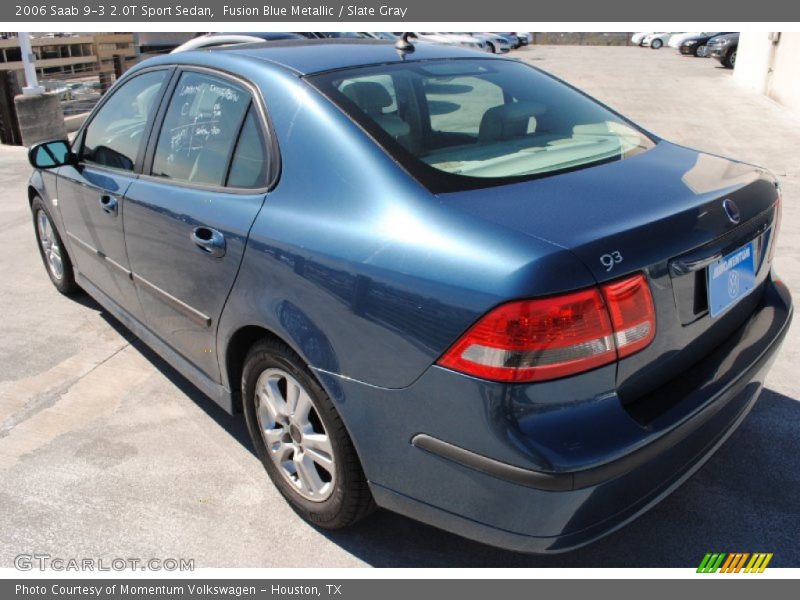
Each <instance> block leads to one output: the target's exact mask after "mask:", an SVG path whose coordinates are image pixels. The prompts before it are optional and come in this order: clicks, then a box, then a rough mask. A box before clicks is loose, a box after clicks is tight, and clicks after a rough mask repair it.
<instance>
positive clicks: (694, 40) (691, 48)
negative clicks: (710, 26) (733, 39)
mask: <svg viewBox="0 0 800 600" xmlns="http://www.w3.org/2000/svg"><path fill="white" fill-rule="evenodd" d="M725 34H726V32H720V31H716V32H704V33H702V34H701V35H695V36H692V37H690V38H686V39H685V40H683V41H682V42H681V44H680V46H678V52H680V53H681V54H684V55H686V56H700V57H704V56H707V53H708V45H707V44H708V41H709V40H710V39H712V38H714V37H716V36H718V35H725Z"/></svg>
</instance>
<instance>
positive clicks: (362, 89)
mask: <svg viewBox="0 0 800 600" xmlns="http://www.w3.org/2000/svg"><path fill="white" fill-rule="evenodd" d="M342 93H343V94H344V95H345V96H347V97H348V98H350V100H352V101H353V102H355V103H356V104H357V105H358V107H359V108H361V109H362V110H364V111H366V112H370V111H375V110H380V109H382V108H386V107H387V106H391V105H392V97H391V96H390V95H389V92H388V91H387V90H386V88H385V87H383V86H382V85H381V84H380V83H378V82H376V81H354V82H353V83H348V84H347V85H346V86H344V88H343V89H342Z"/></svg>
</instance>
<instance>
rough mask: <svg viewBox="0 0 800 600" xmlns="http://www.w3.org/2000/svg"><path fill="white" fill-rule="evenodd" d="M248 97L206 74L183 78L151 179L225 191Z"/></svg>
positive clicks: (161, 137) (160, 138)
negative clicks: (208, 186) (218, 187)
mask: <svg viewBox="0 0 800 600" xmlns="http://www.w3.org/2000/svg"><path fill="white" fill-rule="evenodd" d="M249 106H250V94H249V93H248V92H247V91H245V90H244V89H243V88H242V87H240V86H238V85H236V84H234V83H231V82H230V81H227V80H225V79H222V78H219V77H214V76H211V75H206V74H204V73H196V72H186V73H184V74H183V75H181V78H180V80H179V81H178V85H177V86H176V87H175V91H174V92H173V94H172V98H171V99H170V103H169V107H168V108H167V113H166V115H165V117H164V123H163V124H162V126H161V132H160V133H159V136H158V141H157V143H156V151H155V156H154V158H153V167H152V174H153V175H155V176H157V177H164V178H168V179H173V180H176V181H184V182H188V183H194V184H200V185H216V186H221V185H224V183H225V178H226V176H227V172H228V166H229V164H230V158H231V154H232V151H233V147H234V144H235V143H236V139H237V138H238V136H239V131H240V129H241V127H242V121H243V119H244V117H245V113H246V111H247V109H248V107H249Z"/></svg>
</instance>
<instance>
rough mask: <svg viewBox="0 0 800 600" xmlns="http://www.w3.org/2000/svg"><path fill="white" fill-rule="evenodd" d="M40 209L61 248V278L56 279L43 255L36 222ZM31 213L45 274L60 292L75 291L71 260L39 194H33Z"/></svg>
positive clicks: (68, 292)
mask: <svg viewBox="0 0 800 600" xmlns="http://www.w3.org/2000/svg"><path fill="white" fill-rule="evenodd" d="M40 211H41V212H43V213H44V214H45V215H47V218H48V220H49V221H50V229H51V231H52V235H53V237H55V239H56V242H58V246H59V248H60V250H61V265H62V267H63V271H64V272H63V275H62V276H61V279H56V277H55V276H54V275H53V273H52V271H50V265H48V263H47V257H46V256H45V255H44V249H43V248H42V242H41V239H40V238H39V223H38V222H37V216H38V214H39V212H40ZM31 215H32V216H33V231H34V235H35V236H36V247H37V248H38V249H39V256H40V257H41V259H42V265H43V266H44V270H45V272H46V273H47V276H48V277H49V278H50V281H51V282H52V283H53V285H54V286H55V288H56V289H57V290H58V291H59V292H61V293H62V294H64V295H68V294H71V293H73V292H75V291H76V290H77V289H78V286H77V284H76V283H75V277H74V273H73V271H72V261H71V260H70V257H69V253H68V252H67V248H66V247H65V246H64V241H63V240H62V239H61V235H60V234H59V233H58V228H57V227H56V224H55V219H53V215H52V213H51V212H50V210H49V209H48V208H47V205H46V204H45V202H44V200H42V199H41V197H39V196H35V197H34V199H33V201H32V202H31Z"/></svg>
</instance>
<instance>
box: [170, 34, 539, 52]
mask: <svg viewBox="0 0 800 600" xmlns="http://www.w3.org/2000/svg"><path fill="white" fill-rule="evenodd" d="M400 35H402V34H401V33H400V32H389V31H377V32H375V31H373V32H368V31H328V32H314V31H304V32H288V31H265V32H257V33H224V32H212V33H206V34H203V35H199V36H198V37H195V38H193V39H191V40H189V41H188V42H186V43H184V44H181V45H180V46H178V47H177V48H175V49H174V50H173V52H186V51H188V50H199V49H201V48H213V47H218V46H231V45H236V44H247V43H253V42H264V41H267V42H274V41H281V40H289V39H303V38H306V39H347V38H351V39H364V38H366V39H370V38H371V39H376V40H387V41H394V40H396V39H397V38H398V37H399V36H400ZM409 38H410V39H411V40H415V41H420V42H432V43H436V44H444V45H447V46H461V47H464V48H471V49H473V50H483V51H484V52H490V53H492V54H505V53H507V52H510V51H511V50H514V49H516V48H519V47H520V46H526V45H528V44H529V43H530V39H531V38H530V34H529V33H524V32H522V33H517V32H513V31H511V32H502V33H492V32H486V31H484V32H474V31H473V32H416V31H415V32H410V33H409Z"/></svg>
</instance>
